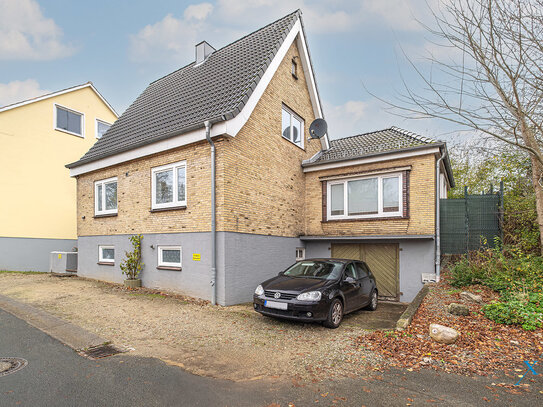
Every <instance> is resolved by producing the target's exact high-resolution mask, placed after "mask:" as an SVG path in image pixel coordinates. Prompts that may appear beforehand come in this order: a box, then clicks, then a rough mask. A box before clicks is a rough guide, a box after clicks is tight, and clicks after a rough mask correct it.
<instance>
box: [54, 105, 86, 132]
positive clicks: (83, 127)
mask: <svg viewBox="0 0 543 407" xmlns="http://www.w3.org/2000/svg"><path fill="white" fill-rule="evenodd" d="M57 108H60V109H64V110H67V111H69V112H72V113H74V114H78V115H79V116H81V134H77V133H74V132H73V131H69V130H64V129H61V128H59V127H57ZM53 128H54V129H55V130H57V131H62V132H63V133H68V134H71V135H72V136H77V137H81V138H85V113H83V112H78V111H77V110H74V109H70V108H69V107H66V106H62V105H59V104H58V103H53Z"/></svg>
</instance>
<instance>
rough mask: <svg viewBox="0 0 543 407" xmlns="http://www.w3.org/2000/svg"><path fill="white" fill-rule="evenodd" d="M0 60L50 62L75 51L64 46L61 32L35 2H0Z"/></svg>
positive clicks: (11, 0) (15, 0) (14, 0)
mask: <svg viewBox="0 0 543 407" xmlns="http://www.w3.org/2000/svg"><path fill="white" fill-rule="evenodd" d="M0 10H2V12H1V13H0V59H3V60H51V59H58V58H63V57H66V56H69V55H71V54H73V53H74V51H75V49H74V48H73V47H72V46H70V45H66V44H64V43H63V42H62V36H63V34H62V30H61V29H60V27H58V26H57V25H56V23H55V22H54V20H52V19H50V18H45V17H44V16H43V14H42V12H41V9H40V6H39V5H38V3H37V2H36V1H34V0H0Z"/></svg>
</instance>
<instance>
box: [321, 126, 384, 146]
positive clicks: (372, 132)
mask: <svg viewBox="0 0 543 407" xmlns="http://www.w3.org/2000/svg"><path fill="white" fill-rule="evenodd" d="M386 130H394V126H392V127H387V128H386V129H381V130H374V131H369V132H367V133H360V134H354V135H352V136H347V137H341V138H337V139H334V140H330V141H331V142H332V141H339V140H346V139H348V138H353V137H360V136H369V135H370V134H374V133H381V132H382V131H386Z"/></svg>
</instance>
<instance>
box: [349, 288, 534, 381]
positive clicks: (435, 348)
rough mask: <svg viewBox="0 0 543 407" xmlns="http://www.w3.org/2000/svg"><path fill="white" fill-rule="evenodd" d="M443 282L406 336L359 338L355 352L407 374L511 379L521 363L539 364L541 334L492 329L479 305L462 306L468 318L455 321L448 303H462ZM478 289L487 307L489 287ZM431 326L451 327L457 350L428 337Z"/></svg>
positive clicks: (512, 328)
mask: <svg viewBox="0 0 543 407" xmlns="http://www.w3.org/2000/svg"><path fill="white" fill-rule="evenodd" d="M451 288H452V287H451V286H449V285H448V284H447V282H446V280H443V281H442V282H440V283H439V284H435V285H434V286H433V287H432V288H431V290H430V292H429V294H428V295H427V296H426V298H425V299H424V301H423V303H422V304H421V306H420V307H419V309H418V311H417V313H416V315H415V317H414V318H413V322H412V323H411V325H410V326H409V327H408V328H407V329H406V330H404V331H401V332H391V331H375V332H373V333H371V334H370V335H363V336H360V337H358V339H357V346H358V347H364V348H365V349H369V350H373V351H375V352H377V353H379V354H380V355H381V356H383V357H384V359H385V364H388V365H390V366H395V367H403V368H407V370H408V371H410V372H411V371H413V370H418V369H420V368H422V367H430V368H433V369H442V370H445V371H448V372H455V373H460V374H468V375H487V374H491V373H494V372H500V373H504V372H505V373H507V372H508V371H509V372H511V373H513V372H515V371H517V372H518V371H524V370H522V369H519V367H521V366H522V363H523V361H525V360H538V359H539V358H540V356H541V346H542V344H543V330H542V329H539V330H537V331H533V332H528V331H524V330H523V329H521V328H518V327H515V326H507V325H500V324H496V323H495V322H493V321H491V320H489V319H487V318H486V317H485V316H484V315H483V314H482V312H481V305H480V304H476V303H465V302H464V303H465V304H466V305H467V306H468V307H469V308H470V315H469V316H454V315H451V314H449V313H448V312H447V305H448V304H450V303H452V302H457V303H462V302H463V300H462V299H461V298H460V294H459V292H457V290H452V289H451ZM475 289H477V291H478V293H479V294H481V296H482V297H483V300H484V302H485V303H488V302H489V301H491V300H492V299H494V298H496V297H497V294H496V293H494V292H493V291H491V290H490V289H488V288H487V287H482V286H478V287H471V288H470V291H473V290H475ZM431 323H438V324H441V325H445V326H449V327H451V328H454V329H456V330H458V331H459V332H460V337H459V339H458V340H457V341H456V343H455V344H452V345H444V344H440V343H437V342H435V341H433V340H432V339H431V338H430V336H429V335H428V328H429V325H430V324H431Z"/></svg>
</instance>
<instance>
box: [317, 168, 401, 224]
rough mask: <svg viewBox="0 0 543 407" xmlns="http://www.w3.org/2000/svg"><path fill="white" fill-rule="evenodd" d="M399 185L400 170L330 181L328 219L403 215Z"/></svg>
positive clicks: (328, 188)
mask: <svg viewBox="0 0 543 407" xmlns="http://www.w3.org/2000/svg"><path fill="white" fill-rule="evenodd" d="M402 185H403V184H402V174H386V175H381V176H373V177H360V178H350V179H348V180H337V181H330V182H328V185H327V190H328V191H327V197H328V202H327V208H328V214H327V215H328V219H330V220H333V219H358V218H372V217H373V218H376V217H393V216H402V208H403V196H402V195H403V194H402Z"/></svg>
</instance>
